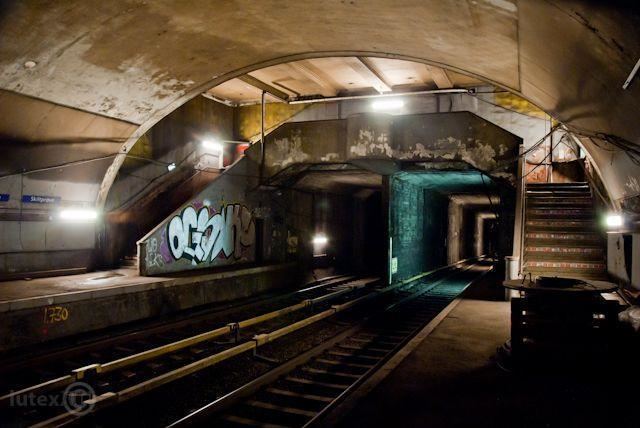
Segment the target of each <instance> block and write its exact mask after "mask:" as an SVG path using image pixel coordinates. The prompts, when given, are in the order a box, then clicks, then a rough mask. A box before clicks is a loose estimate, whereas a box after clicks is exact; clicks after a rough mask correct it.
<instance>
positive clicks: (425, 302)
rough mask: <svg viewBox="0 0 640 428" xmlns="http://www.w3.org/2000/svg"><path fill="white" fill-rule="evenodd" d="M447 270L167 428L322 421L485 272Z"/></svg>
mask: <svg viewBox="0 0 640 428" xmlns="http://www.w3.org/2000/svg"><path fill="white" fill-rule="evenodd" d="M477 267H478V265H477V264H471V265H467V266H465V267H463V268H460V269H452V270H451V271H450V272H447V274H446V275H444V276H443V277H441V278H439V279H437V280H435V281H424V282H423V283H422V284H419V285H417V286H415V287H413V289H412V290H408V291H404V292H402V291H400V292H398V293H397V296H396V298H395V299H392V300H393V301H392V302H390V303H388V304H386V305H385V307H384V309H383V310H382V311H381V312H380V313H378V314H376V315H375V316H374V317H371V318H369V319H367V320H366V321H364V322H362V323H360V324H358V325H356V326H354V327H352V328H350V329H348V330H346V331H345V332H343V333H341V334H339V335H337V336H336V337H335V338H333V339H332V340H329V341H327V342H325V343H323V344H321V345H319V346H317V347H315V348H313V349H311V350H309V351H307V352H306V353H304V354H303V355H301V356H299V357H298V358H296V359H294V360H292V361H290V362H288V363H287V364H284V365H282V366H280V367H278V368H276V369H275V370H273V371H271V372H269V373H266V374H265V375H263V376H261V377H260V378H258V379H256V380H254V381H253V382H250V383H248V384H246V385H244V386H242V387H241V388H239V389H237V390H235V391H233V392H232V393H230V394H228V395H226V396H224V397H221V398H219V399H217V400H215V401H213V402H211V403H209V404H207V405H205V406H203V407H201V408H200V409H198V410H196V411H194V412H192V413H190V414H189V415H187V416H185V417H184V418H181V419H179V420H177V421H176V422H174V423H172V424H171V425H170V427H171V428H177V427H183V426H205V425H206V426H216V427H218V426H220V427H247V426H262V427H267V426H268V427H273V428H275V427H307V426H318V425H324V424H323V423H322V422H323V419H324V418H325V417H326V415H327V414H329V413H330V412H331V410H333V409H334V408H335V407H336V406H338V405H339V404H340V403H341V402H342V400H343V399H344V398H345V397H347V396H348V395H349V394H350V393H351V392H352V391H353V390H355V389H356V388H357V387H358V386H359V385H361V384H362V383H363V382H364V381H365V380H367V379H368V378H369V377H370V376H371V375H372V374H373V373H376V372H377V370H379V368H380V367H381V366H382V365H383V364H384V363H385V362H386V361H387V360H388V359H389V358H390V357H391V356H393V355H394V354H395V353H396V352H398V351H399V350H400V349H402V347H403V346H404V345H405V344H406V343H407V342H408V341H409V340H410V339H411V338H412V337H413V336H414V335H415V334H416V333H417V332H418V331H420V330H421V329H422V328H423V327H424V326H425V325H427V324H428V323H429V322H430V321H431V320H433V319H434V318H435V317H436V316H438V314H440V313H441V312H442V311H443V310H444V309H445V308H446V307H447V306H448V305H449V304H451V302H452V301H453V300H454V299H455V298H456V297H457V296H458V295H459V294H460V293H461V292H462V291H464V289H465V288H466V287H467V286H468V285H470V284H471V283H472V282H474V281H476V280H477V279H479V277H480V276H482V275H484V274H485V273H487V272H489V269H484V270H480V271H477V270H474V268H477Z"/></svg>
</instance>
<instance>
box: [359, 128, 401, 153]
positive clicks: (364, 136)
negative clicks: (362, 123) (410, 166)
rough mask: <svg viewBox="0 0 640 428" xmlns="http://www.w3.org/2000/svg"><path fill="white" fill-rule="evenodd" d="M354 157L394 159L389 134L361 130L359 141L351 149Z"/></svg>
mask: <svg viewBox="0 0 640 428" xmlns="http://www.w3.org/2000/svg"><path fill="white" fill-rule="evenodd" d="M349 151H350V153H351V154H352V155H354V156H381V155H382V156H387V157H393V154H394V152H393V148H392V147H391V145H390V144H389V134H388V133H386V132H375V131H373V130H372V129H360V131H359V133H358V138H357V140H356V141H355V142H354V143H353V145H352V146H351V147H350V149H349Z"/></svg>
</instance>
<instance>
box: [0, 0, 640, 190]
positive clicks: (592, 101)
mask: <svg viewBox="0 0 640 428" xmlns="http://www.w3.org/2000/svg"><path fill="white" fill-rule="evenodd" d="M620 6H621V7H618V8H613V7H610V5H608V4H605V3H599V2H581V1H568V2H565V1H549V2H539V1H536V0H521V1H518V2H512V1H505V2H500V3H496V2H493V1H478V2H475V3H467V4H465V7H464V8H460V6H459V4H458V2H456V1H454V0H446V1H438V2H429V3H424V2H416V3H415V4H411V3H410V4H407V5H405V6H404V7H397V5H394V4H391V3H389V2H384V1H380V2H374V3H370V4H367V5H366V6H365V5H363V4H359V3H349V4H337V5H331V6H329V5H324V4H319V3H317V2H311V1H309V2H298V3H296V5H295V6H293V7H290V8H288V9H287V10H286V11H281V10H279V9H278V7H277V4H276V2H271V1H264V2H259V3H246V4H242V5H241V7H242V10H243V14H241V15H239V14H237V13H236V12H237V10H236V7H238V6H237V5H236V4H221V5H219V7H218V8H217V10H216V13H215V14H214V15H211V14H210V13H207V12H208V9H209V7H210V5H209V4H208V3H207V2H199V3H198V2H196V3H194V4H192V5H190V7H189V8H180V7H178V6H176V5H175V4H173V3H169V2H162V1H161V2H152V3H151V2H149V3H146V4H143V3H133V2H122V3H117V4H103V3H92V2H80V1H75V2H74V1H72V2H65V3H63V4H58V5H46V6H45V5H40V4H37V3H30V2H17V1H13V2H11V1H10V2H5V3H3V5H2V8H3V9H2V12H3V13H2V16H3V19H2V20H0V34H1V35H2V39H3V44H2V46H0V66H1V68H2V72H1V73H0V87H2V88H3V89H5V90H8V91H11V92H13V93H16V94H23V95H27V96H29V97H33V98H35V99H37V100H38V101H39V102H41V103H44V104H43V105H44V107H43V108H44V110H48V111H52V112H53V111H54V110H57V109H58V108H59V107H60V108H61V106H68V107H70V108H72V109H76V110H80V111H81V112H86V114H88V115H89V116H88V117H91V118H92V120H91V123H90V124H89V125H88V128H83V129H78V127H77V124H76V123H72V122H66V121H65V122H60V123H57V125H56V127H57V129H58V130H62V131H65V133H66V137H70V138H75V137H82V136H83V135H84V134H85V133H89V134H93V135H97V134H101V132H98V130H101V131H104V129H105V128H104V126H105V124H104V121H103V119H104V116H106V117H107V118H111V119H107V121H110V120H112V121H113V124H112V125H106V126H107V128H108V127H110V126H114V127H115V128H118V129H120V128H121V127H122V128H126V131H124V132H123V133H120V132H113V134H117V137H118V138H127V137H129V139H128V141H127V145H126V148H127V150H128V148H130V147H131V145H132V144H133V143H134V142H135V141H136V140H137V139H138V137H140V136H141V135H142V134H143V133H144V132H145V131H146V130H148V129H150V127H151V125H152V124H153V123H155V122H157V121H158V120H159V119H160V118H161V117H163V116H164V115H166V114H168V113H169V112H170V111H172V110H174V109H175V108H176V107H178V106H179V105H181V104H183V103H184V102H186V101H187V100H188V99H190V98H192V97H194V96H196V95H197V94H198V93H199V92H201V91H202V90H203V89H206V88H208V87H210V86H213V85H215V84H216V83H219V82H221V81H224V80H226V79H228V78H229V77H232V76H233V75H235V74H240V73H243V72H246V71H248V70H251V69H256V68H260V67H262V66H264V65H268V64H269V63H276V62H284V61H287V60H290V59H294V58H304V57H313V56H318V55H335V54H336V53H343V54H349V55H353V54H355V53H359V54H369V55H381V56H390V57H393V56H397V57H399V58H405V59H414V60H417V61H424V62H431V63H434V64H437V65H440V66H443V67H446V68H450V69H453V70H457V71H461V72H463V73H468V74H471V75H474V76H476V77H480V78H483V79H486V80H488V81H490V82H495V83H498V84H500V85H501V86H503V87H506V88H509V89H510V90H512V91H514V92H516V93H519V94H522V95H523V96H524V97H525V98H527V99H529V100H531V101H533V102H534V103H535V104H537V105H539V106H540V107H541V108H543V109H544V110H545V111H547V112H549V113H550V114H552V115H553V116H554V117H556V118H557V119H559V120H561V121H562V122H564V123H566V124H568V125H570V126H572V127H573V128H574V129H576V130H584V131H586V132H587V133H590V132H606V133H611V134H615V135H618V136H620V137H623V138H626V139H627V140H629V141H631V142H635V143H638V142H639V141H640V129H639V128H638V127H637V126H636V124H635V120H633V119H634V117H635V116H634V115H635V114H636V112H637V111H639V110H640V96H639V95H640V92H639V90H640V89H639V88H640V85H639V84H638V83H637V82H635V83H634V84H632V85H631V86H630V88H629V89H628V90H626V91H623V90H622V89H621V83H622V82H623V81H624V80H625V78H626V76H627V75H628V73H629V71H630V70H631V68H632V67H633V64H634V62H635V60H636V59H637V57H638V56H640V44H639V43H637V41H638V40H639V39H640V34H639V32H640V25H639V23H640V18H639V17H638V15H637V14H635V13H633V12H632V11H630V10H627V9H625V7H624V6H623V5H620ZM274 10H278V15H277V19H273V18H271V17H272V16H273V15H271V14H270V13H269V12H270V11H274ZM202 16H211V19H212V22H210V23H208V25H206V26H203V25H201V23H202ZM354 16H357V17H358V19H353V17H354ZM408 16H411V17H413V18H414V19H411V20H409V19H407V17H408ZM309 17H324V18H323V19H309ZM421 17H422V19H421ZM300 22H305V25H304V31H300V28H301V26H300ZM372 22H376V23H378V25H379V26H381V27H383V28H385V29H386V30H385V31H383V32H371V31H369V30H370V26H371V23H372ZM264 34H269V37H268V38H265V37H263V35H264ZM221 46H225V49H220V47H221ZM27 61H34V62H35V63H36V64H37V65H36V67H34V68H26V67H25V66H24V64H26V63H27ZM11 105H12V107H11V108H12V109H14V110H15V113H16V114H14V115H13V117H14V118H15V121H2V129H0V131H1V132H2V134H3V135H11V134H12V132H13V131H12V130H19V131H20V132H21V133H23V134H27V133H28V132H29V131H30V130H31V129H32V128H33V126H34V123H33V122H31V121H30V120H29V119H28V118H29V117H32V115H31V112H33V111H37V109H38V108H40V107H36V106H34V105H31V104H30V103H12V104H11ZM52 117H53V116H52ZM93 119H95V121H94V120H93ZM46 120H49V119H46ZM136 125H142V128H140V129H138V131H134V130H135V129H136ZM89 128H92V129H89ZM107 137H109V138H110V137H111V135H108V136H107ZM31 138H32V137H28V138H27V140H28V141H31ZM101 138H104V136H103V135H101ZM3 141H8V140H3ZM64 151H65V153H66V154H65V156H66V155H67V154H69V151H68V150H66V149H65V150H64ZM625 156H626V155H621V156H620V158H621V160H614V162H613V163H611V164H610V165H602V164H601V165H599V166H600V169H601V170H603V169H605V168H606V167H609V168H611V169H612V170H615V171H620V175H614V176H612V177H610V178H605V181H608V183H606V184H608V185H609V188H617V189H625V185H626V184H627V182H626V181H625V180H626V179H627V178H628V177H632V176H638V175H640V174H639V173H640V168H639V167H638V166H636V165H631V164H629V162H628V161H627V160H626V158H625ZM102 169H103V167H100V168H96V170H95V171H100V170H102ZM92 172H93V171H92ZM61 174H66V172H63V173H61ZM72 181H73V179H72V175H69V176H65V178H64V179H60V180H59V181H58V182H59V183H63V182H67V183H71V182H72ZM108 181H109V180H106V184H109V183H108ZM64 186H65V188H67V190H65V191H69V192H73V186H72V185H70V184H69V185H67V184H65V185H64ZM107 187H108V186H107ZM103 193H104V192H103ZM103 196H104V195H103ZM620 196H621V197H623V198H625V200H626V199H628V198H629V197H630V196H633V195H632V192H631V191H628V190H626V189H625V190H624V191H622V190H621V192H620ZM614 197H616V196H615V195H614Z"/></svg>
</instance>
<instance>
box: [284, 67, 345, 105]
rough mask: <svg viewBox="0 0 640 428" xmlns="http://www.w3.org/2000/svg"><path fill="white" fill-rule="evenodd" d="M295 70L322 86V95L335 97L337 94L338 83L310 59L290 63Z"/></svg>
mask: <svg viewBox="0 0 640 428" xmlns="http://www.w3.org/2000/svg"><path fill="white" fill-rule="evenodd" d="M289 66H290V67H291V68H293V69H294V70H295V71H298V72H300V73H301V74H302V75H304V76H305V77H306V78H307V79H309V80H311V81H312V82H314V83H315V84H316V85H318V86H320V88H322V92H321V95H322V96H325V97H333V96H335V95H337V93H338V92H337V89H336V88H337V86H338V85H337V84H336V83H335V82H334V81H333V79H331V78H330V77H329V76H327V75H326V74H325V73H324V72H322V71H321V70H320V69H318V68H317V67H315V66H314V65H313V64H311V63H310V62H308V61H296V62H292V63H290V64H289Z"/></svg>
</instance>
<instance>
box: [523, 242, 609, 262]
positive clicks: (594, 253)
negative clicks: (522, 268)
mask: <svg viewBox="0 0 640 428" xmlns="http://www.w3.org/2000/svg"><path fill="white" fill-rule="evenodd" d="M524 251H525V254H527V259H528V260H534V259H536V258H538V257H573V258H585V259H593V258H599V259H602V258H603V256H604V250H603V249H602V248H598V247H577V246H573V247H565V246H546V245H542V246H540V245H526V246H525V248H524Z"/></svg>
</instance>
